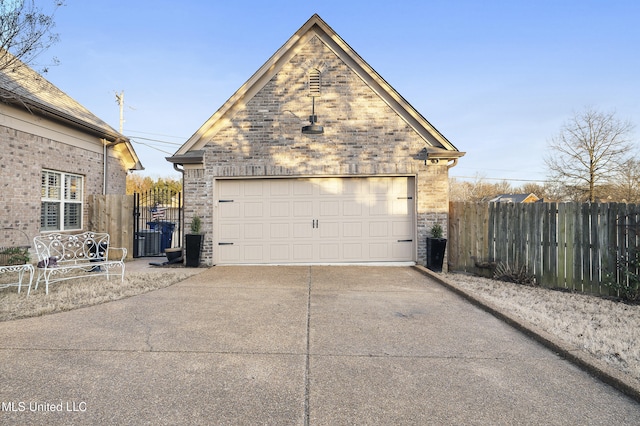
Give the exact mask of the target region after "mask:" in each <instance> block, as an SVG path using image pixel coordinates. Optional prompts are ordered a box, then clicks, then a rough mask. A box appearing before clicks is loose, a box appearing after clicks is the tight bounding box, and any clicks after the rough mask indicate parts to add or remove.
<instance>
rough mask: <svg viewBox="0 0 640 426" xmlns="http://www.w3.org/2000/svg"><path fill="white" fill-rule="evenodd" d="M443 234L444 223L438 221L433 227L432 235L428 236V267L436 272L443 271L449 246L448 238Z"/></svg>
mask: <svg viewBox="0 0 640 426" xmlns="http://www.w3.org/2000/svg"><path fill="white" fill-rule="evenodd" d="M442 236H443V230H442V225H440V224H439V223H436V224H434V225H433V226H432V227H431V237H427V268H429V269H430V270H432V271H434V272H442V264H443V263H444V252H445V250H446V248H447V240H446V238H443V237H442Z"/></svg>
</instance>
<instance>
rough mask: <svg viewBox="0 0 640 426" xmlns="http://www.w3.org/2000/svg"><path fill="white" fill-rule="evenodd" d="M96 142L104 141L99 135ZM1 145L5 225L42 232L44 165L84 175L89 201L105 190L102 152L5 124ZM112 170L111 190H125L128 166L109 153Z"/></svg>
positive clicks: (0, 207) (0, 215)
mask: <svg viewBox="0 0 640 426" xmlns="http://www.w3.org/2000/svg"><path fill="white" fill-rule="evenodd" d="M87 138H88V139H89V137H87ZM94 143H100V142H99V140H98V139H95V142H94ZM0 146H1V147H2V149H0V190H1V191H2V197H0V226H1V227H3V228H5V227H12V228H17V229H20V230H22V231H24V232H25V233H26V234H27V235H29V237H30V238H33V237H34V236H35V235H37V234H38V233H39V232H40V202H41V189H40V187H41V172H42V170H43V169H50V170H55V171H61V172H68V173H75V174H79V175H82V176H84V198H85V204H86V203H87V200H88V197H89V196H90V195H92V194H102V187H103V162H102V156H103V154H102V152H94V151H90V150H87V149H81V148H78V147H74V146H71V145H68V144H65V143H61V142H57V141H55V140H52V139H47V138H44V137H41V136H36V135H33V134H30V133H27V132H23V131H19V130H16V129H12V128H9V127H5V126H0ZM108 170H109V172H108V191H107V192H108V193H110V194H124V193H125V191H126V182H125V180H126V170H124V169H123V167H122V165H121V164H120V161H119V160H118V159H117V158H113V157H109V164H108ZM83 224H84V227H85V230H86V227H87V226H88V208H87V207H85V209H84V217H83ZM18 238H21V237H18ZM3 244H6V243H5V242H0V245H3ZM22 244H24V243H21V245H22Z"/></svg>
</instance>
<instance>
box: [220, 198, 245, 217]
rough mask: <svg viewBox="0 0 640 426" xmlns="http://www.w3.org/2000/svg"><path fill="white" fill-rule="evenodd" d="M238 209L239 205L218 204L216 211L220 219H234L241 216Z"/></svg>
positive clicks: (229, 203)
mask: <svg viewBox="0 0 640 426" xmlns="http://www.w3.org/2000/svg"><path fill="white" fill-rule="evenodd" d="M240 207H241V204H240V203H231V202H225V203H220V204H219V208H218V211H219V214H220V217H221V218H223V219H236V218H239V217H241V216H242V215H241V214H240Z"/></svg>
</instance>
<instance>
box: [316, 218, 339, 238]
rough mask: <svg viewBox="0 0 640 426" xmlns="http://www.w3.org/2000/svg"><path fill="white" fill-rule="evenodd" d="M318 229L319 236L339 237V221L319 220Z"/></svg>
mask: <svg viewBox="0 0 640 426" xmlns="http://www.w3.org/2000/svg"><path fill="white" fill-rule="evenodd" d="M318 230H319V231H320V238H339V237H340V223H339V222H327V221H322V222H319V223H318Z"/></svg>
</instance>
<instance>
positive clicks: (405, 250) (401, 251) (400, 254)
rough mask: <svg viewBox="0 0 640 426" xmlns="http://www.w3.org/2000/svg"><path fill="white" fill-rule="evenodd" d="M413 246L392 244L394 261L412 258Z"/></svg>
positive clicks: (406, 243)
mask: <svg viewBox="0 0 640 426" xmlns="http://www.w3.org/2000/svg"><path fill="white" fill-rule="evenodd" d="M412 252H413V245H412V244H409V243H408V242H396V243H392V244H391V257H392V259H393V260H396V259H406V258H407V257H408V256H411V254H412Z"/></svg>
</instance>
